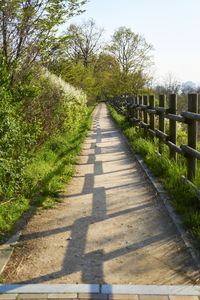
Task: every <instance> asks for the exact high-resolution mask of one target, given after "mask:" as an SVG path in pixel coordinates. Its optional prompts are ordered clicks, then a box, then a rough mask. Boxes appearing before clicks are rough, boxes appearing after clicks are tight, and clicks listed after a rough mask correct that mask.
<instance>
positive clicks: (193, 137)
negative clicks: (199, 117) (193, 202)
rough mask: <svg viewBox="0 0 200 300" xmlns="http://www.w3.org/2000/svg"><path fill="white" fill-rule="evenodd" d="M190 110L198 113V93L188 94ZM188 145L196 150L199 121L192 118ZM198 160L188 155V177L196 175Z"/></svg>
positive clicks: (189, 125) (189, 126)
mask: <svg viewBox="0 0 200 300" xmlns="http://www.w3.org/2000/svg"><path fill="white" fill-rule="evenodd" d="M188 111H189V112H193V113H198V95H197V94H189V95H188ZM188 146H190V147H192V148H193V149H195V150H196V146H197V121H196V120H190V123H189V124H188ZM196 169H197V160H196V158H195V157H193V156H192V155H188V159H187V172H188V179H190V180H191V179H193V178H195V177H196Z"/></svg>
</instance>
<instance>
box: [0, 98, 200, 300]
mask: <svg viewBox="0 0 200 300" xmlns="http://www.w3.org/2000/svg"><path fill="white" fill-rule="evenodd" d="M61 197H62V200H63V201H62V203H60V204H58V206H57V207H56V208H55V209H52V210H43V211H38V213H37V214H36V215H34V216H33V217H32V219H30V220H29V222H28V224H27V225H26V227H25V228H24V229H23V231H22V232H21V235H20V239H19V241H18V243H17V244H16V245H15V249H14V251H13V253H12V255H11V258H10V259H9V262H8V264H7V265H6V266H5V268H4V271H3V274H2V277H3V279H4V281H3V284H2V285H0V293H2V295H0V299H4V298H1V297H7V298H5V299H14V298H15V297H17V295H18V296H19V299H40V298H41V299H60V298H62V299H69V298H70V299H84V298H85V299H137V300H146V299H149V300H150V299H157V300H159V299H160V300H167V299H168V300H169V299H170V300H178V299H179V300H181V299H188V300H200V298H198V296H199V297H200V286H198V284H199V283H200V282H199V270H198V268H197V265H196V264H195V261H193V259H192V256H191V254H190V251H189V249H188V247H187V246H186V245H185V243H184V242H183V240H182V238H181V236H180V234H179V232H178V231H177V228H176V226H175V224H174V223H173V221H172V219H171V217H170V215H169V213H168V211H167V210H166V208H165V206H164V204H163V201H162V200H161V199H160V197H159V195H158V194H157V193H156V191H155V189H154V188H153V187H152V185H151V183H150V182H149V180H148V179H147V177H146V175H145V174H144V172H143V170H142V169H141V168H140V166H139V165H138V163H137V161H136V159H135V158H134V155H133V154H132V153H131V152H130V150H129V147H128V145H127V144H126V143H125V142H124V138H123V135H122V133H121V132H120V130H119V129H118V128H117V126H116V125H115V124H114V122H113V121H112V120H111V117H110V115H109V112H108V109H107V107H106V105H105V104H104V103H101V104H99V105H98V106H97V107H96V109H95V111H94V121H93V126H92V129H91V131H90V132H89V134H88V137H87V139H86V140H85V142H84V144H83V148H82V152H81V155H80V156H79V163H78V165H77V168H76V174H75V175H74V176H73V178H72V180H71V182H70V184H69V185H68V187H67V189H66V191H65V192H64V193H63V194H62V196H61ZM4 294H6V295H4ZM33 294H34V295H33ZM36 294H37V295H36ZM9 297H10V298H9ZM12 297H13V298H12ZM34 297H35V298H34Z"/></svg>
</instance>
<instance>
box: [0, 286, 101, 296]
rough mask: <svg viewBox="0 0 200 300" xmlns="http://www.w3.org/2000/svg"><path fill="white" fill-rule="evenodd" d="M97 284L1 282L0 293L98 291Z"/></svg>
mask: <svg viewBox="0 0 200 300" xmlns="http://www.w3.org/2000/svg"><path fill="white" fill-rule="evenodd" d="M99 292H100V286H99V284H5V285H4V284H1V285H0V294H43V293H44V294H46V293H56V294H63V293H91V294H94V293H99Z"/></svg>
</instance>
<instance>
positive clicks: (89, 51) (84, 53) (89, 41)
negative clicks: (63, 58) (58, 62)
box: [66, 19, 103, 67]
mask: <svg viewBox="0 0 200 300" xmlns="http://www.w3.org/2000/svg"><path fill="white" fill-rule="evenodd" d="M102 33H103V29H102V28H98V27H97V26H96V25H95V22H94V20H92V19H90V20H88V21H87V22H84V23H83V24H81V25H75V24H71V25H70V26H69V28H68V30H67V32H66V35H67V36H68V37H69V38H68V44H67V47H66V52H67V55H68V57H69V58H70V59H72V60H73V61H74V62H75V63H78V62H80V61H81V62H82V63H83V65H84V66H85V67H88V65H89V64H90V63H91V62H92V61H93V60H94V59H95V56H96V54H97V53H98V51H99V49H100V48H101V44H100V39H101V37H102Z"/></svg>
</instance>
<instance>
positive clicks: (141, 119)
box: [139, 96, 143, 121]
mask: <svg viewBox="0 0 200 300" xmlns="http://www.w3.org/2000/svg"><path fill="white" fill-rule="evenodd" d="M141 104H142V96H139V105H141ZM139 120H140V121H143V117H142V110H139Z"/></svg>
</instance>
